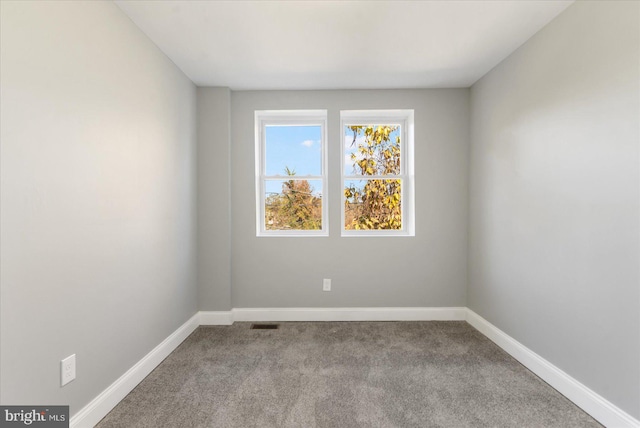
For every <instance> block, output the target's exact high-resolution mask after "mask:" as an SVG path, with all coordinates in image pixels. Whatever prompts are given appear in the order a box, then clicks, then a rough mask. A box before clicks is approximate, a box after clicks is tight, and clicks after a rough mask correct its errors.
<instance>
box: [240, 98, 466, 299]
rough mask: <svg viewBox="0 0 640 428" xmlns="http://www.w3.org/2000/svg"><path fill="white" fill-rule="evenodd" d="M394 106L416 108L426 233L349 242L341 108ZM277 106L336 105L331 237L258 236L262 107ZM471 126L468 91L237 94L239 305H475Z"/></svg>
mask: <svg viewBox="0 0 640 428" xmlns="http://www.w3.org/2000/svg"><path fill="white" fill-rule="evenodd" d="M385 108H387V109H415V165H416V177H415V179H416V180H415V183H416V185H415V188H416V236H415V237H398V238H370V237H369V238H340V195H341V192H342V185H341V183H340V157H341V153H340V138H341V135H342V133H341V130H340V122H339V121H340V110H341V109H342V110H348V109H385ZM270 109H327V110H328V113H329V117H328V132H329V134H328V137H329V192H330V196H329V221H330V226H329V233H330V236H329V237H316V238H274V237H261V238H257V237H256V231H255V215H256V214H255V209H256V207H255V181H254V171H255V163H254V144H255V142H254V138H255V131H254V130H255V126H254V111H255V110H270ZM468 124H469V91H468V89H443V90H437V89H435V90H388V91H380V90H377V91H319V92H315V91H255V92H254V91H247V92H232V94H231V136H232V150H231V158H232V163H231V174H232V180H231V201H232V219H233V220H232V229H231V230H232V245H231V265H232V269H231V273H232V278H233V282H232V284H233V287H232V290H231V295H232V306H233V307H389V306H391V307H393V306H405V307H407V306H408V307H411V306H465V304H466V284H467V273H466V265H467V263H466V254H467V203H468V192H467V183H468V177H467V170H468V165H467V161H468V138H469V129H468ZM382 260H384V263H381V261H382ZM322 278H331V279H332V280H333V284H332V287H333V291H331V292H322Z"/></svg>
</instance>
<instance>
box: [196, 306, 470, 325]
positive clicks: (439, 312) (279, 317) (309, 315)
mask: <svg viewBox="0 0 640 428" xmlns="http://www.w3.org/2000/svg"><path fill="white" fill-rule="evenodd" d="M200 320H201V321H200V322H201V325H229V324H233V323H234V322H235V321H253V322H269V321H271V322H273V321H283V322H284V321H465V320H466V308H234V309H232V310H231V311H225V312H200Z"/></svg>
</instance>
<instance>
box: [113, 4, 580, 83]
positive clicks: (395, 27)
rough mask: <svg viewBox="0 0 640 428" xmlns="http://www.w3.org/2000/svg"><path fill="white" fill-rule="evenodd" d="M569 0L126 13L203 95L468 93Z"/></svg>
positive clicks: (151, 7)
mask: <svg viewBox="0 0 640 428" xmlns="http://www.w3.org/2000/svg"><path fill="white" fill-rule="evenodd" d="M572 2H573V1H572V0H570V1H565V0H533V1H529V0H498V1H493V0H476V1H444V0H442V1H328V0H320V1H206V0H204V1H202V0H201V1H194V0H182V1H148V0H140V1H139V0H116V4H117V5H118V6H119V7H120V8H121V9H122V10H123V11H124V12H125V13H126V14H127V15H128V16H129V17H130V18H131V19H132V20H133V22H135V23H136V24H137V25H138V27H140V28H141V29H142V31H144V32H145V33H146V34H147V36H149V37H150V38H151V40H153V41H154V42H155V43H156V44H157V45H158V46H159V47H160V49H162V51H163V52H164V53H165V54H167V55H168V56H169V58H171V59H172V60H173V61H174V62H175V63H176V64H177V65H178V67H180V69H182V71H183V72H184V73H185V74H186V75H187V76H189V78H191V80H193V82H194V83H196V84H197V85H199V86H228V87H230V88H231V89H236V90H241V89H347V88H349V89H360V88H444V87H468V86H471V85H472V84H473V83H474V82H475V81H476V80H478V79H479V78H480V77H482V76H483V75H484V74H485V73H487V72H488V71H489V70H490V69H491V68H493V67H494V66H495V65H496V64H498V63H499V62H500V61H501V60H503V59H504V58H505V57H507V56H508V55H509V54H510V53H512V52H513V51H514V50H515V49H516V48H518V46H520V45H521V44H522V43H524V42H525V41H526V40H527V39H528V38H529V37H531V36H532V35H533V34H535V33H536V32H537V31H538V30H540V29H541V28H542V27H543V26H544V25H546V24H547V23H548V22H549V21H551V20H552V19H553V18H554V17H556V16H557V15H558V14H559V13H560V12H562V11H563V10H564V9H565V8H567V7H568V6H569V5H570V4H571V3H572Z"/></svg>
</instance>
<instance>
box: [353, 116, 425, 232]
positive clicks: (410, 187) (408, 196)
mask: <svg viewBox="0 0 640 428" xmlns="http://www.w3.org/2000/svg"><path fill="white" fill-rule="evenodd" d="M364 124H380V125H394V124H398V125H400V126H401V130H402V135H401V137H400V140H401V141H400V174H399V175H393V176H391V177H393V178H399V179H401V180H402V195H401V198H402V199H401V200H402V229H401V230H345V228H344V227H345V221H344V220H345V209H344V206H345V201H346V197H345V195H344V183H345V181H347V180H361V179H362V178H363V177H364V178H366V179H375V178H383V179H384V178H387V179H388V178H390V176H369V175H367V176H360V175H348V174H345V161H344V153H345V141H344V140H345V138H344V129H345V126H349V125H364ZM340 137H341V138H340V139H341V143H340V152H341V155H340V186H341V188H342V191H341V192H340V194H341V195H342V196H341V202H342V204H341V208H340V210H341V217H342V219H341V222H340V236H345V237H356V236H357V237H371V236H375V237H390V236H415V207H414V206H415V192H414V181H415V179H414V151H413V150H414V149H413V146H414V113H413V110H343V111H341V112H340Z"/></svg>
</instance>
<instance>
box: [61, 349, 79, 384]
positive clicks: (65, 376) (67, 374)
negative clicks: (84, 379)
mask: <svg viewBox="0 0 640 428" xmlns="http://www.w3.org/2000/svg"><path fill="white" fill-rule="evenodd" d="M75 378H76V354H73V355H70V356H68V357H67V358H65V359H64V360H62V361H60V386H65V385H66V384H68V383H69V382H71V381H72V380H74V379H75Z"/></svg>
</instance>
